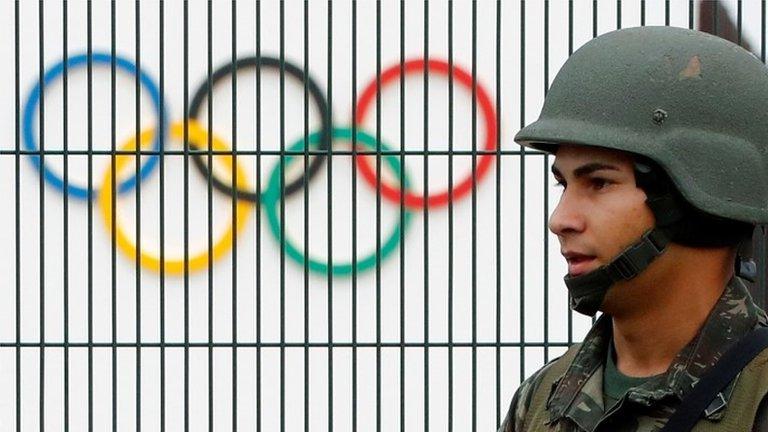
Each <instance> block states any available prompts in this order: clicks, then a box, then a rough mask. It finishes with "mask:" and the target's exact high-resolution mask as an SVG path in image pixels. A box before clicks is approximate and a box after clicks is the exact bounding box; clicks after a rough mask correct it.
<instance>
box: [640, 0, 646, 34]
mask: <svg viewBox="0 0 768 432" xmlns="http://www.w3.org/2000/svg"><path fill="white" fill-rule="evenodd" d="M640 25H641V26H643V27H645V0H640Z"/></svg>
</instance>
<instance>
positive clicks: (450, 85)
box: [400, 0, 501, 432]
mask: <svg viewBox="0 0 768 432" xmlns="http://www.w3.org/2000/svg"><path fill="white" fill-rule="evenodd" d="M500 7H501V2H497V8H500ZM453 90H454V87H453V0H449V1H448V190H449V191H452V190H453ZM402 175H405V174H402ZM400 184H403V182H402V180H401V181H400ZM401 244H403V243H402V242H401ZM448 432H453V193H452V192H451V193H449V194H448Z"/></svg>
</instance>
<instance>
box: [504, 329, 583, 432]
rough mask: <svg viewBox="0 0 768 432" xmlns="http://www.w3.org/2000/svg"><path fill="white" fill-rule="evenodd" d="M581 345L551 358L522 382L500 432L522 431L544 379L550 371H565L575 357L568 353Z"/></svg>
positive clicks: (576, 349) (513, 397)
mask: <svg viewBox="0 0 768 432" xmlns="http://www.w3.org/2000/svg"><path fill="white" fill-rule="evenodd" d="M580 346H581V344H576V345H573V346H571V348H570V349H569V350H568V352H567V353H566V354H563V355H561V356H559V357H556V358H554V359H552V360H550V361H549V362H547V363H546V364H545V365H544V366H542V367H541V368H540V369H539V370H537V371H536V372H534V373H533V374H532V375H531V376H529V377H528V378H526V379H525V381H523V382H522V383H521V384H520V387H518V388H517V390H516V391H515V394H514V396H512V402H511V403H510V405H509V410H508V411H507V415H506V417H505V419H504V422H503V423H502V424H501V427H500V428H499V430H498V432H522V430H523V429H522V425H523V421H524V420H525V417H526V415H527V414H528V411H529V410H530V408H531V403H532V402H533V396H534V395H535V394H536V391H537V390H538V389H539V388H540V387H541V386H542V384H545V383H544V380H545V378H546V377H547V376H548V375H549V374H548V372H550V371H554V370H559V369H562V370H563V371H564V370H565V369H566V368H567V366H568V364H569V363H570V362H571V360H572V359H573V356H569V355H567V354H568V353H571V352H575V351H578V349H579V347H580ZM554 378H557V377H554ZM553 383H554V381H552V382H551V383H547V384H545V385H550V386H551V385H552V384H553Z"/></svg>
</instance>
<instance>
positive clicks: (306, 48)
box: [303, 2, 354, 432]
mask: <svg viewBox="0 0 768 432" xmlns="http://www.w3.org/2000/svg"><path fill="white" fill-rule="evenodd" d="M304 76H305V77H308V76H309V2H304ZM308 83H309V80H308V79H305V80H304V172H305V173H307V165H308V164H309V95H308V91H307V86H308V85H309V84H308ZM315 157H320V155H317V156H315ZM303 195H304V250H305V251H307V253H306V254H304V343H305V346H304V430H305V431H306V432H309V178H308V176H306V175H305V176H304V190H303ZM353 328H354V327H353Z"/></svg>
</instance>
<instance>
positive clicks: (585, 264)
mask: <svg viewBox="0 0 768 432" xmlns="http://www.w3.org/2000/svg"><path fill="white" fill-rule="evenodd" d="M563 255H565V259H566V260H567V261H568V275H569V276H571V277H576V276H579V275H582V274H584V273H587V272H589V271H590V270H592V268H593V266H594V262H595V261H596V259H597V257H595V256H590V255H582V254H577V253H567V254H563Z"/></svg>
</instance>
